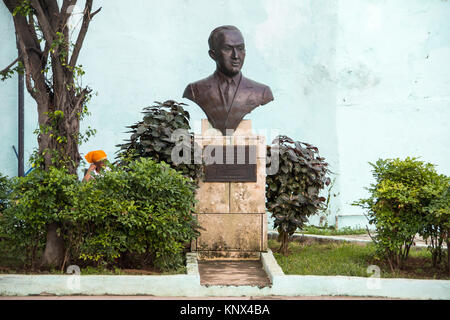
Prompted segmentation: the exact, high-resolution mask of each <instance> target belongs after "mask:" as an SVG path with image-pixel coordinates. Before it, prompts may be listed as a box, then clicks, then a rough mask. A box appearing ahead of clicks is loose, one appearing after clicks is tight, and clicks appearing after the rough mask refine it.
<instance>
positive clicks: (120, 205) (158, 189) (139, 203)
mask: <svg viewBox="0 0 450 320" xmlns="http://www.w3.org/2000/svg"><path fill="white" fill-rule="evenodd" d="M194 190H195V186H194V185H193V183H192V182H191V180H189V179H188V178H185V177H184V176H182V175H181V174H180V173H178V172H177V171H175V170H173V169H171V168H170V167H169V166H168V165H167V164H164V163H161V164H159V163H155V162H154V161H153V160H151V159H146V158H141V159H139V160H137V161H134V162H131V163H130V164H129V165H128V166H127V167H125V168H120V169H116V170H113V171H111V172H105V174H104V176H103V177H102V178H101V179H95V180H91V181H89V182H87V183H83V184H78V185H75V186H74V187H73V189H72V190H71V191H70V192H69V194H71V195H72V197H73V204H72V205H73V207H72V208H70V209H69V210H67V211H66V212H65V216H66V220H67V221H70V223H71V225H70V227H68V228H67V231H68V232H67V241H68V242H69V243H71V245H70V247H71V248H72V249H73V251H72V256H75V257H80V258H82V259H84V260H90V261H95V262H97V263H99V262H103V263H107V264H108V265H114V264H116V263H117V262H118V258H119V257H123V254H124V253H125V254H126V255H128V256H130V255H131V256H136V255H141V256H140V257H141V258H142V259H146V258H148V259H149V261H150V263H151V264H153V265H154V266H155V267H157V268H159V269H162V270H168V269H176V268H178V267H180V266H181V264H182V263H183V255H182V253H183V249H184V247H185V245H186V244H187V243H189V242H190V241H191V240H192V239H194V238H195V237H196V236H197V235H198V232H197V231H196V228H197V223H196V220H195V219H194V217H193V215H192V213H193V209H194V204H195V196H194Z"/></svg>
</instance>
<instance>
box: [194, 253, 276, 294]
mask: <svg viewBox="0 0 450 320" xmlns="http://www.w3.org/2000/svg"><path fill="white" fill-rule="evenodd" d="M198 269H199V273H200V284H201V285H204V286H257V287H260V288H262V287H267V286H270V284H271V283H270V279H269V277H268V275H267V273H266V271H265V270H264V269H263V266H262V263H261V261H259V260H258V261H251V260H232V261H231V260H230V261H223V260H222V261H213V260H203V261H198Z"/></svg>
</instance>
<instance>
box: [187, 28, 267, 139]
mask: <svg viewBox="0 0 450 320" xmlns="http://www.w3.org/2000/svg"><path fill="white" fill-rule="evenodd" d="M208 44H209V52H208V53H209V56H210V57H211V58H212V59H213V60H214V61H215V62H216V71H215V72H214V73H213V74H212V75H210V76H209V77H207V78H205V79H202V80H199V81H196V82H193V83H191V84H189V85H188V86H187V87H186V89H185V90H184V94H183V98H187V99H189V100H192V101H194V102H195V103H197V104H198V105H199V106H200V108H202V110H203V111H204V112H205V114H206V116H207V117H208V120H209V122H210V123H211V125H212V126H213V127H214V128H216V129H218V130H220V131H221V132H222V134H223V135H226V134H227V129H232V130H233V131H234V130H236V128H237V127H238V125H239V123H240V122H241V121H242V119H243V118H244V117H245V116H246V115H247V114H248V113H250V112H251V111H252V110H253V109H255V108H256V107H258V106H260V105H264V104H266V103H268V102H270V101H272V100H273V95H272V91H271V90H270V88H269V87H268V86H266V85H264V84H261V83H258V82H256V81H253V80H250V79H248V78H245V77H244V76H243V75H242V73H241V69H242V66H243V64H244V60H245V44H244V38H243V36H242V34H241V32H240V31H239V29H238V28H236V27H234V26H221V27H218V28H216V29H214V30H213V31H212V32H211V35H210V36H209V39H208Z"/></svg>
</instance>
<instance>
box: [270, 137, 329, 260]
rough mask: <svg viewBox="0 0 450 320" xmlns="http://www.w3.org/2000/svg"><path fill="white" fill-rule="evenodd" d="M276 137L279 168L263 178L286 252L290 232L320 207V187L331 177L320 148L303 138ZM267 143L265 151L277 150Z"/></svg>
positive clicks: (322, 199) (282, 248) (282, 249)
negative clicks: (302, 140) (300, 139)
mask: <svg viewBox="0 0 450 320" xmlns="http://www.w3.org/2000/svg"><path fill="white" fill-rule="evenodd" d="M277 140H278V141H279V149H278V150H279V156H280V157H279V170H278V172H277V173H276V174H274V175H268V176H267V178H266V199H267V204H266V205H267V209H268V210H269V211H270V212H271V213H272V217H273V218H274V227H275V228H277V229H278V233H279V235H280V238H281V242H282V244H281V247H280V252H281V253H283V254H287V249H288V241H289V236H291V235H292V234H293V233H294V232H295V230H297V228H300V229H302V228H303V227H304V226H305V223H306V222H308V217H309V216H311V215H313V214H316V213H317V212H318V210H319V209H323V204H324V201H325V200H326V199H325V198H324V197H320V196H319V192H320V190H322V189H323V188H324V187H325V185H329V184H330V182H331V180H330V178H328V177H327V176H326V175H327V174H328V173H329V172H330V171H329V170H328V168H327V167H328V164H327V163H326V162H325V161H324V160H325V158H321V157H319V150H318V149H317V148H316V147H314V146H312V145H310V144H308V143H305V142H300V141H293V140H292V139H291V138H289V137H286V136H279V137H277V138H276V139H275V140H274V142H273V143H275V142H276V141H277ZM272 148H274V147H268V150H267V152H268V155H269V156H270V155H271V152H276V150H274V149H272Z"/></svg>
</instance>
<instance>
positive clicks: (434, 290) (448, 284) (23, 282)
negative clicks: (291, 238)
mask: <svg viewBox="0 0 450 320" xmlns="http://www.w3.org/2000/svg"><path fill="white" fill-rule="evenodd" d="M194 257H195V254H192V255H191V256H188V257H187V260H188V265H187V270H191V272H190V274H186V275H171V276H153V275H151V276H83V275H81V276H77V275H67V276H63V275H0V295H1V296H28V295H46V296H48V295H89V296H102V295H116V296H117V295H120V296H130V295H153V296H158V297H193V298H195V297H253V298H256V297H264V298H270V299H272V298H273V299H284V298H283V297H299V296H305V298H306V299H308V298H307V297H312V296H315V297H317V296H323V297H320V298H319V299H321V298H324V299H326V298H327V297H333V298H337V297H341V298H342V297H343V296H347V297H356V296H357V297H383V298H398V299H442V300H444V299H445V300H448V299H450V281H449V280H416V279H378V278H363V277H342V276H297V275H284V274H283V273H282V271H280V270H279V267H277V264H276V261H275V260H274V259H273V255H272V254H271V252H270V251H269V252H268V253H267V254H264V253H263V254H262V255H261V261H262V262H263V264H264V263H265V267H264V268H265V270H266V272H267V274H268V276H269V278H270V279H271V281H272V286H269V287H263V288H259V287H255V286H250V285H242V286H235V285H228V286H223V285H212V286H208V287H206V286H203V285H201V284H200V275H199V272H198V271H197V272H195V268H196V267H195V265H196V264H197V263H196V262H194V260H195V258H194ZM264 261H265V262H264ZM271 261H272V262H271ZM274 261H275V264H274V263H273V262H274ZM193 264H194V265H193ZM335 296H336V297H335ZM45 298H46V297H45Z"/></svg>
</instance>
